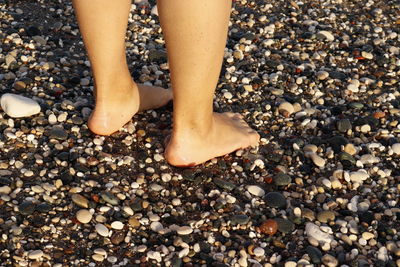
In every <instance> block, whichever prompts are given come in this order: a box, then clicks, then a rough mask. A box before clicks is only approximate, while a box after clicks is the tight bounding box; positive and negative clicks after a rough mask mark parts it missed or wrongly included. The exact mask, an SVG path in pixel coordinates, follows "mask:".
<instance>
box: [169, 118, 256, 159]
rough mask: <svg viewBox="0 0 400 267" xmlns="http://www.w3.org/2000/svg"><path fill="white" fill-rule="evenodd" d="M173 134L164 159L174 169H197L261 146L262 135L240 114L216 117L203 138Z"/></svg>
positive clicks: (190, 134)
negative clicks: (189, 167)
mask: <svg viewBox="0 0 400 267" xmlns="http://www.w3.org/2000/svg"><path fill="white" fill-rule="evenodd" d="M200 132H201V131H195V130H193V131H192V132H191V133H185V134H180V133H173V134H172V136H171V138H170V140H169V142H168V145H167V148H166V150H165V158H166V159H167V161H168V163H169V164H171V165H174V166H179V167H186V166H195V165H198V164H201V163H203V162H206V161H208V160H210V159H212V158H215V157H220V156H224V155H226V154H229V153H231V152H233V151H236V150H238V149H241V148H246V147H250V146H251V147H254V146H257V145H258V142H259V140H260V135H259V134H258V133H257V132H256V131H254V130H253V129H251V128H250V127H249V125H248V124H247V123H246V122H245V121H244V120H243V119H242V116H241V115H240V114H237V113H230V112H228V113H214V117H213V123H212V126H211V129H210V130H209V131H206V132H205V133H204V134H200Z"/></svg>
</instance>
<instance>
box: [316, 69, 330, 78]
mask: <svg viewBox="0 0 400 267" xmlns="http://www.w3.org/2000/svg"><path fill="white" fill-rule="evenodd" d="M328 77H329V72H327V71H324V70H322V71H318V72H317V78H318V80H325V79H326V78H328Z"/></svg>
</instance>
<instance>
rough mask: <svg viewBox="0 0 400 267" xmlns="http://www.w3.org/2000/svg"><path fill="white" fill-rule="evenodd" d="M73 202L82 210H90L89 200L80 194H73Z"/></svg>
mask: <svg viewBox="0 0 400 267" xmlns="http://www.w3.org/2000/svg"><path fill="white" fill-rule="evenodd" d="M71 199H72V201H73V202H74V203H75V204H76V205H77V206H79V207H81V208H86V209H87V208H89V200H88V199H87V198H85V197H84V196H81V195H80V194H72V195H71Z"/></svg>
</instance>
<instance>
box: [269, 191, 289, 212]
mask: <svg viewBox="0 0 400 267" xmlns="http://www.w3.org/2000/svg"><path fill="white" fill-rule="evenodd" d="M264 200H265V203H266V204H267V205H268V206H270V207H272V208H284V207H286V198H285V197H284V196H283V195H282V194H281V193H278V192H269V193H268V194H267V195H265V198H264Z"/></svg>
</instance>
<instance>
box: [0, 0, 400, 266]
mask: <svg viewBox="0 0 400 267" xmlns="http://www.w3.org/2000/svg"><path fill="white" fill-rule="evenodd" d="M134 2H135V3H134V4H133V5H132V12H131V16H130V19H129V30H128V33H127V40H126V41H127V47H128V49H127V56H128V60H129V66H130V68H131V73H132V75H133V77H134V78H135V79H136V80H137V81H140V82H142V83H149V84H155V85H160V86H164V87H167V86H168V83H169V71H168V65H167V63H166V52H165V46H164V41H163V38H162V35H161V30H160V26H159V23H158V17H157V11H156V8H155V7H154V3H152V1H150V3H147V2H145V1H138V0H135V1H134ZM0 23H1V24H0V90H1V110H0V266H54V267H60V266H255V267H257V266H285V267H291V266H311V265H310V264H314V265H321V264H322V265H324V266H360V267H362V266H400V233H399V232H400V222H399V218H400V206H399V195H400V194H399V191H400V183H399V182H400V168H399V164H400V138H399V137H400V135H399V134H400V125H399V117H400V92H399V89H400V88H399V86H400V84H399V77H400V3H399V1H397V0H386V1H383V0H369V1H367V0H358V1H355V0H324V1H316V0H310V1H304V2H302V1H289V0H275V1H271V0H262V1H260V0H254V1H246V0H243V1H235V4H234V9H233V14H232V19H231V27H230V31H229V41H228V44H227V49H226V50H225V51H226V52H225V59H224V66H223V69H222V73H221V79H220V83H219V84H218V89H217V94H216V99H215V108H216V110H218V111H235V112H240V113H241V114H243V115H244V116H245V118H246V120H247V121H248V122H249V123H250V125H251V126H252V127H253V128H255V129H257V130H258V132H259V133H260V134H261V136H262V139H261V144H260V147H259V148H258V149H253V150H241V151H237V152H236V153H232V154H230V155H228V156H226V157H223V158H219V159H216V160H212V161H210V162H208V163H206V164H204V165H202V166H199V167H196V168H193V169H179V168H173V167H171V166H169V165H168V164H167V163H166V161H165V160H164V157H163V149H164V147H163V138H164V137H165V136H166V134H167V133H168V131H169V130H170V124H171V111H172V106H171V105H169V106H167V107H165V108H163V109H159V110H157V111H148V112H144V113H141V114H137V115H136V116H135V117H134V118H133V120H132V122H130V123H129V124H128V125H126V126H125V127H124V129H123V130H121V131H119V132H117V133H115V134H113V135H112V136H111V137H101V136H95V135H93V134H92V133H91V132H90V131H89V130H88V128H87V125H86V121H87V118H88V116H89V115H90V112H91V109H92V108H93V98H92V90H93V80H92V77H91V73H90V69H89V62H88V60H87V57H86V54H85V51H84V48H83V44H82V40H81V36H80V33H79V30H78V27H77V23H76V21H75V17H74V14H73V9H72V6H71V3H70V2H69V1H55V0H48V1H40V2H37V1H17V0H14V1H6V2H5V1H1V0H0Z"/></svg>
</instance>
